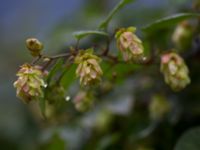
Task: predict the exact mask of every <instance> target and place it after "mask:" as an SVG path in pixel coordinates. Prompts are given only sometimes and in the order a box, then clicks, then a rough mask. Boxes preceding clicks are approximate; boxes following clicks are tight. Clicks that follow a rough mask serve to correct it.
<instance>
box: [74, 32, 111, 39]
mask: <svg viewBox="0 0 200 150" xmlns="http://www.w3.org/2000/svg"><path fill="white" fill-rule="evenodd" d="M92 34H95V35H100V36H106V37H108V36H109V35H108V34H107V33H106V32H103V31H98V30H89V31H78V32H74V33H73V36H74V37H75V38H76V39H77V40H80V39H82V38H84V37H86V36H88V35H92Z"/></svg>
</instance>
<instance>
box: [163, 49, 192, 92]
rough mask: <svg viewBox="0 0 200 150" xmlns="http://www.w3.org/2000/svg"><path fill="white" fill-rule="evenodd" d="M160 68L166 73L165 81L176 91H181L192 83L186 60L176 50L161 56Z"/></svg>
mask: <svg viewBox="0 0 200 150" xmlns="http://www.w3.org/2000/svg"><path fill="white" fill-rule="evenodd" d="M160 70H161V72H162V73H163V74H164V78H165V82H166V83H167V84H169V86H170V87H171V88H172V90H174V91H180V90H182V89H183V88H185V87H186V86H187V85H188V84H189V83H190V77H189V70H188V67H187V66H186V64H185V62H184V60H183V59H182V58H181V57H180V56H179V55H178V54H176V53H174V52H170V53H167V54H163V55H162V56H161V68H160Z"/></svg>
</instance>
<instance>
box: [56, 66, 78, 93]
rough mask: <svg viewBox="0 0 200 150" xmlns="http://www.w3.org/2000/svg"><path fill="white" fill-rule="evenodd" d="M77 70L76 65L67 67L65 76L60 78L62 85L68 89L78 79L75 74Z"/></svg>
mask: <svg viewBox="0 0 200 150" xmlns="http://www.w3.org/2000/svg"><path fill="white" fill-rule="evenodd" d="M75 71H76V65H74V64H73V65H71V66H70V67H69V68H68V69H65V70H64V71H63V76H62V78H61V80H60V83H61V85H62V86H63V87H64V88H65V89H67V88H68V87H69V86H70V85H71V83H72V82H74V81H75V79H76V75H75Z"/></svg>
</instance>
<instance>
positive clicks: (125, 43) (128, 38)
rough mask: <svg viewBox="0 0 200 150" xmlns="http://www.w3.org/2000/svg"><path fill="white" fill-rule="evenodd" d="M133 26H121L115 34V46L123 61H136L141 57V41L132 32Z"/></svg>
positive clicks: (142, 51) (134, 29)
mask: <svg viewBox="0 0 200 150" xmlns="http://www.w3.org/2000/svg"><path fill="white" fill-rule="evenodd" d="M135 31H136V28H135V27H129V28H127V29H125V28H121V29H119V30H118V31H117V32H116V34H115V38H116V39H117V47H118V49H119V50H120V51H121V53H122V55H123V59H124V61H137V60H140V59H141V58H142V57H143V53H144V47H143V45H142V41H141V40H140V39H139V38H138V37H137V36H136V35H135V34H134V32H135Z"/></svg>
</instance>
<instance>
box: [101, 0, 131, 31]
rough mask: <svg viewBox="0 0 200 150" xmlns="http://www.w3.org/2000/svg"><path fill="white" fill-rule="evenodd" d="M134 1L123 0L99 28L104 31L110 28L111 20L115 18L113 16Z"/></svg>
mask: <svg viewBox="0 0 200 150" xmlns="http://www.w3.org/2000/svg"><path fill="white" fill-rule="evenodd" d="M133 1H134V0H121V1H120V2H119V3H118V4H117V5H116V6H115V7H114V8H113V9H112V10H111V12H110V13H109V15H108V16H107V18H106V19H105V20H104V21H102V23H101V24H100V26H99V29H102V30H106V29H107V28H108V25H109V23H110V21H111V19H112V18H113V16H114V15H115V14H116V13H117V12H118V11H119V10H120V9H122V8H123V7H124V6H125V5H127V4H129V3H131V2H133Z"/></svg>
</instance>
